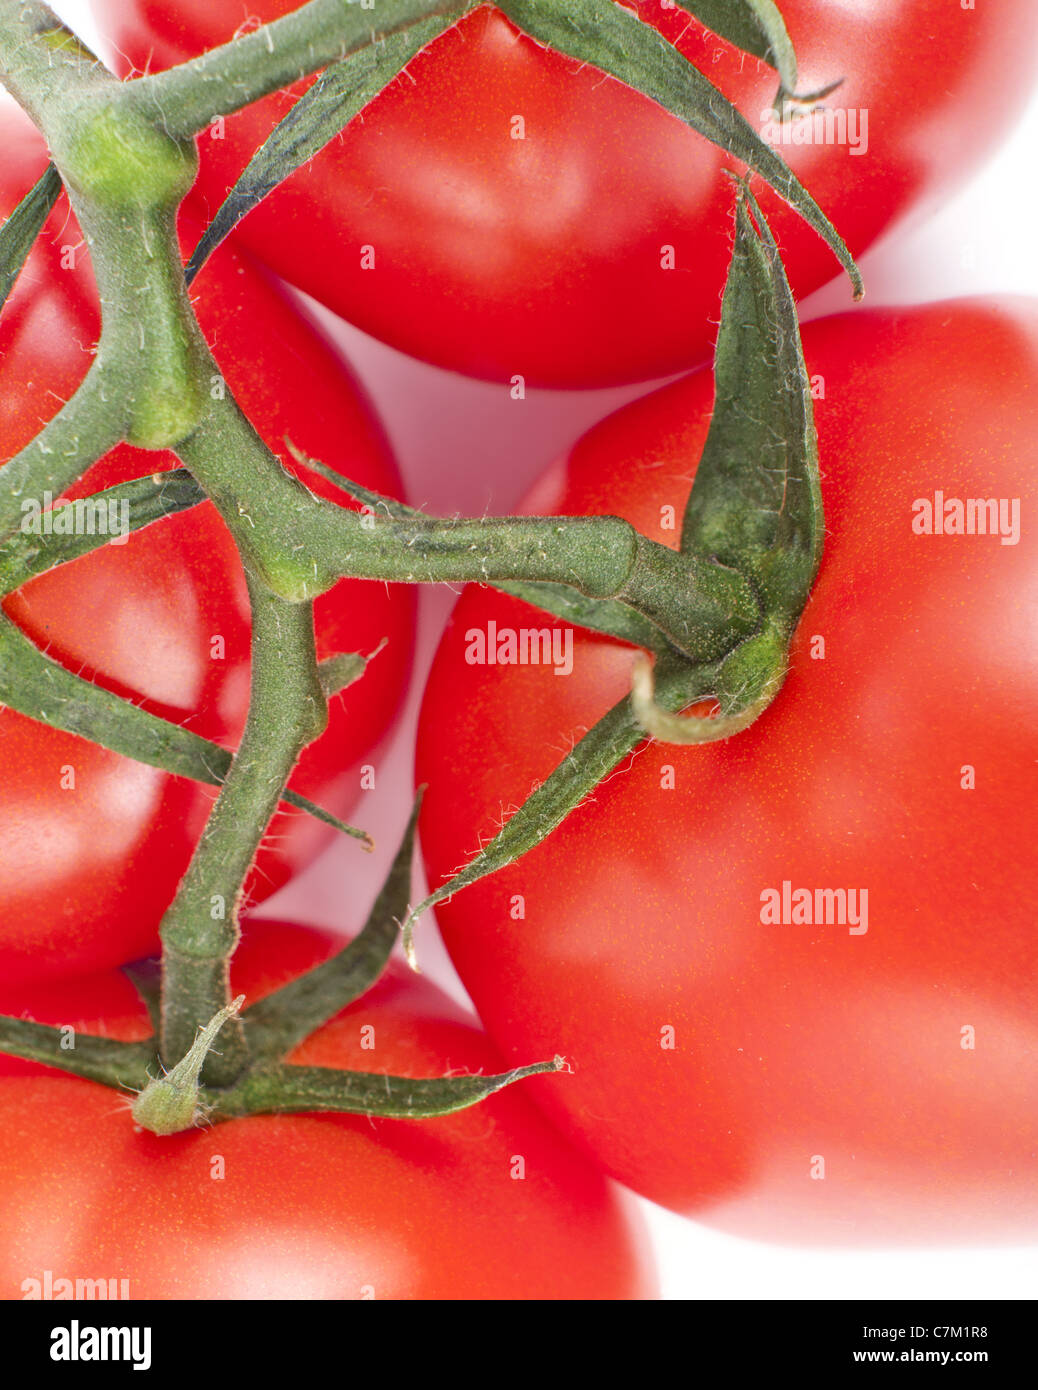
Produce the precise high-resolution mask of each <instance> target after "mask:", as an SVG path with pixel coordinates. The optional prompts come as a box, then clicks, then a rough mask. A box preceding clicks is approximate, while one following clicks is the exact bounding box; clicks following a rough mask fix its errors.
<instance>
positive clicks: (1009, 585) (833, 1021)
mask: <svg viewBox="0 0 1038 1390" xmlns="http://www.w3.org/2000/svg"><path fill="white" fill-rule="evenodd" d="M804 345H805V351H806V357H807V363H808V369H809V371H810V372H811V373H813V374H815V376H816V382H815V387H816V392H819V391H821V390H823V389H824V399H818V400H817V401H816V403H815V408H816V412H817V422H818V432H819V440H820V449H821V459H822V468H823V471H824V474H825V476H824V479H823V490H824V496H825V505H826V518H827V526H826V531H827V535H826V551H825V556H824V559H823V561H822V568H821V571H820V577H819V579H818V583H817V586H816V588H815V590H814V592H813V594H812V597H811V599H810V601H809V603H808V606H807V608H806V610H805V612H804V615H803V618H802V620H801V623H800V626H799V628H798V632H797V635H796V639H795V642H794V647H793V651H792V657H791V670H790V673H789V676H788V679H787V680H786V683H785V686H784V688H783V689H782V691H781V692H780V694H779V696H778V698H777V699H776V700H775V702H774V704H773V705H772V706H771V708H770V709H769V710H768V711H767V712H766V713H765V714H764V716H763V717H762V718H761V719H760V720H759V721H758V722H757V723H756V724H754V725H753V726H752V727H751V728H750V729H749V730H748V731H747V732H745V733H742V734H739V735H738V736H737V737H735V738H733V739H731V740H730V741H727V742H722V743H716V744H709V745H706V746H701V747H687V746H686V747H676V746H668V745H660V744H654V743H649V744H643V745H642V746H641V749H640V751H639V753H638V755H637V756H635V757H634V758H632V759H628V760H625V762H624V763H623V765H622V766H621V767H620V768H619V769H618V770H617V772H616V773H615V774H614V775H613V776H612V777H611V778H609V779H607V780H606V781H605V782H604V783H603V784H602V785H601V786H600V787H599V788H598V789H597V791H596V792H595V794H594V796H592V797H589V798H588V800H587V801H586V802H585V803H584V804H583V805H582V806H581V807H580V808H579V809H578V810H577V811H576V812H575V813H574V814H573V815H571V816H570V817H569V819H568V820H566V821H565V822H564V824H563V825H562V826H561V828H560V829H558V830H556V831H555V832H554V834H552V835H551V836H550V837H549V838H548V840H546V841H545V842H544V843H543V844H542V845H541V846H540V847H538V848H537V849H536V850H534V851H533V852H532V853H530V854H529V855H527V856H526V857H525V858H523V859H521V860H520V861H519V862H517V863H515V864H514V865H512V866H511V867H510V868H508V869H507V870H505V871H504V872H502V873H499V874H497V875H495V876H493V877H491V878H488V879H485V880H483V881H482V882H480V883H477V884H476V885H475V886H474V887H471V888H467V889H465V890H464V891H462V892H459V893H458V894H457V895H456V896H455V897H454V898H453V899H452V900H451V901H450V902H449V903H448V904H446V905H445V906H443V907H441V908H440V909H439V920H440V924H441V927H442V929H443V932H444V936H445V939H446V942H447V945H448V947H449V949H450V952H451V955H452V958H453V960H454V963H455V965H456V966H457V968H458V971H459V973H460V974H461V977H462V979H463V981H464V982H465V984H466V986H467V988H468V990H469V991H470V993H471V995H472V998H473V1000H474V1002H475V1004H476V1007H477V1009H478V1010H479V1012H480V1015H481V1017H482V1018H483V1021H484V1022H485V1024H486V1025H487V1028H488V1030H489V1032H490V1034H491V1036H492V1037H494V1039H495V1041H496V1042H497V1043H498V1044H499V1045H500V1046H501V1047H502V1049H503V1051H504V1053H505V1055H506V1056H507V1057H509V1058H510V1059H512V1060H515V1059H517V1058H519V1057H524V1058H525V1057H528V1056H539V1055H540V1054H541V1053H543V1052H545V1051H547V1052H551V1051H552V1050H553V1049H557V1050H558V1051H560V1052H562V1053H564V1054H565V1055H566V1056H567V1057H568V1058H570V1059H571V1060H572V1062H573V1065H574V1067H575V1069H576V1074H575V1076H574V1078H573V1084H572V1085H571V1086H567V1087H558V1088H555V1087H548V1086H545V1085H543V1084H542V1082H541V1080H540V1078H536V1079H535V1080H534V1082H533V1085H532V1087H531V1091H532V1092H533V1093H534V1094H535V1095H536V1096H537V1097H538V1099H539V1100H540V1101H541V1102H542V1103H543V1105H544V1107H545V1109H546V1110H547V1111H548V1112H549V1114H550V1115H551V1117H552V1118H553V1120H555V1121H556V1122H557V1123H558V1125H559V1126H560V1128H561V1129H562V1130H563V1132H564V1133H566V1134H567V1135H569V1136H570V1137H571V1138H573V1139H575V1140H576V1141H578V1142H579V1143H581V1144H582V1145H583V1146H584V1147H585V1148H586V1149H587V1150H588V1151H589V1152H590V1153H592V1154H594V1155H596V1156H597V1157H598V1158H599V1159H600V1160H601V1162H602V1163H603V1165H604V1166H605V1168H606V1169H607V1171H609V1172H610V1173H612V1174H613V1175H614V1176H616V1177H618V1178H621V1179H622V1180H623V1181H624V1182H626V1183H629V1184H630V1185H631V1186H632V1187H634V1188H635V1189H636V1190H637V1191H639V1192H642V1193H644V1194H645V1195H646V1196H648V1197H651V1198H652V1199H653V1200H655V1201H657V1202H661V1203H663V1204H665V1205H667V1206H670V1207H673V1208H675V1209H676V1210H678V1211H681V1212H684V1213H687V1214H690V1215H695V1216H696V1217H699V1218H702V1219H704V1220H706V1221H709V1222H711V1223H713V1224H716V1225H718V1226H720V1227H723V1228H724V1229H727V1230H731V1231H735V1232H739V1233H742V1234H745V1235H750V1236H755V1237H759V1238H769V1239H770V1238H774V1239H780V1240H787V1241H808V1242H825V1241H830V1240H832V1241H843V1242H852V1243H856V1244H866V1243H870V1242H874V1241H875V1242H909V1241H915V1240H948V1241H951V1240H964V1239H968V1240H988V1239H991V1240H994V1239H1008V1240H1027V1239H1033V1237H1034V1232H1035V1229H1036V1224H1038V1109H1036V1106H1035V1097H1036V1096H1038V1020H1036V1015H1035V999H1036V997H1038V952H1036V950H1035V938H1034V923H1035V918H1036V912H1038V898H1036V893H1035V887H1034V877H1033V872H1032V868H1033V857H1034V855H1033V850H1034V843H1033V841H1034V830H1033V810H1034V802H1035V790H1036V787H1035V768H1036V760H1038V737H1036V734H1035V725H1034V718H1033V714H1034V708H1035V700H1036V696H1038V647H1036V644H1035V641H1034V615H1035V612H1036V610H1038V551H1036V549H1035V547H1034V545H1033V543H1032V542H1031V538H1030V537H1028V536H1027V535H1026V531H1027V528H1028V526H1029V525H1030V524H1031V523H1030V522H1029V520H1028V518H1029V517H1032V516H1033V515H1034V511H1033V508H1034V506H1035V503H1036V501H1038V499H1036V497H1035V477H1036V475H1038V307H1036V306H1035V305H1034V304H1033V303H1029V302H1027V301H1023V300H1015V301H1014V300H1008V301H1005V302H997V301H995V302H984V301H968V300H967V301H961V302H958V303H945V304H935V305H931V306H927V307H924V308H916V309H905V310H882V311H874V312H865V313H859V314H854V315H847V316H841V317H837V318H833V319H829V320H825V321H822V322H819V323H816V324H812V325H810V326H809V327H808V328H807V329H806V330H805V333H804ZM711 404H712V382H711V377H710V374H709V373H708V372H701V373H697V374H694V375H692V376H689V377H686V378H684V379H682V380H680V381H678V382H676V383H674V384H673V385H671V386H669V387H667V388H666V389H664V390H662V391H658V392H656V393H654V394H651V395H649V396H646V397H645V398H643V399H642V400H640V401H637V402H635V403H634V404H633V405H630V406H628V407H626V408H625V409H623V410H621V411H619V412H618V413H617V414H615V415H613V416H611V417H610V418H608V419H607V420H605V421H604V422H603V423H601V424H600V425H598V426H597V427H596V428H595V429H593V430H592V431H591V432H590V433H589V434H587V435H586V436H585V437H584V438H583V440H582V441H581V442H579V443H578V444H577V445H576V447H575V448H574V450H573V451H572V453H571V455H570V456H569V458H568V459H567V460H566V462H565V464H564V465H563V466H561V467H560V468H557V469H556V470H555V471H554V472H552V473H551V474H550V475H549V476H548V477H547V479H546V481H545V482H544V484H543V485H542V486H541V487H540V488H539V490H538V491H537V492H536V495H535V498H534V499H533V504H532V510H535V511H542V510H543V511H560V512H572V513H604V512H615V513H618V514H619V515H621V516H624V517H626V518H627V519H628V520H629V521H630V522H632V523H633V524H634V525H635V526H637V527H638V528H639V529H640V530H641V531H643V532H644V533H645V534H647V535H649V536H652V537H654V538H656V539H659V540H662V541H664V542H666V543H668V544H671V545H674V544H676V532H675V531H674V530H666V529H661V524H663V523H665V520H666V517H667V511H666V509H667V508H669V507H673V508H675V509H676V514H677V516H678V517H679V518H680V516H681V514H682V510H683V507H684V504H685V499H686V497H687V494H688V491H689V485H690V481H691V477H692V475H693V473H694V468H695V462H694V461H695V460H696V459H697V458H698V457H699V455H700V452H701V450H702V447H703V442H704V440H705V437H706V430H707V425H708V420H709V413H710V409H711ZM937 492H941V493H943V495H944V503H942V504H940V505H938V504H937V503H936V502H935V494H936V493H937ZM987 498H994V499H996V500H998V499H1001V500H1002V501H1003V502H1004V503H1005V504H1006V510H1005V518H1004V519H1005V522H1006V526H1005V528H1004V533H1005V537H1006V539H1005V540H1003V539H1002V537H1001V536H1000V535H981V534H972V535H970V534H966V535H952V534H943V535H938V534H931V535H926V534H916V533H915V531H914V530H913V525H914V523H915V524H918V525H921V524H922V521H921V518H922V517H923V514H924V510H925V509H924V507H923V503H924V502H925V501H926V500H927V499H929V502H930V504H931V506H932V507H933V506H937V510H938V513H939V514H940V515H942V516H943V515H944V506H945V505H946V504H947V505H949V506H950V504H951V502H952V501H955V500H957V501H958V502H959V503H962V504H964V503H966V502H968V501H970V500H976V499H987ZM1014 499H1016V505H1017V506H1018V507H1019V508H1020V509H1021V510H1022V517H1023V520H1022V525H1023V528H1024V531H1025V537H1024V541H1023V542H1019V531H1017V532H1016V534H1015V535H1014V531H1013V520H1014V509H1013V504H1014ZM954 512H955V508H954V507H952V508H951V511H950V512H949V518H950V519H951V517H952V516H953V514H954ZM1016 521H1017V523H1018V524H1019V521H1020V513H1019V512H1017V513H1016ZM1000 525H1001V522H1000ZM1018 542H1019V543H1018ZM491 619H493V620H494V621H496V622H497V623H498V625H499V630H500V627H511V628H519V627H524V626H526V627H529V626H531V625H532V626H535V627H543V626H545V625H547V623H548V620H547V619H546V618H545V617H544V616H543V615H541V614H538V613H536V612H535V611H534V610H533V609H530V608H528V607H525V606H524V605H523V604H521V603H519V602H517V601H514V600H509V599H507V598H505V597H501V596H497V595H495V594H493V593H492V592H490V591H487V590H480V589H477V588H472V587H470V588H469V589H468V590H467V591H466V592H465V594H464V595H463V597H462V599H461V600H460V602H459V604H458V607H457V609H456V611H455V614H454V617H453V620H452V622H451V624H450V626H449V628H448V630H447V633H446V635H445V637H444V639H443V643H442V645H441V647H440V649H439V653H438V655H437V658H436V661H435V664H434V666H433V669H432V674H431V676H430V679H429V685H428V689H427V691H426V695H425V703H424V709H423V715H422V723H421V726H420V730H419V758H418V777H419V780H420V781H422V782H427V783H428V784H429V790H428V792H427V794H426V798H425V803H424V813H423V820H422V836H423V843H424V848H425V853H426V858H427V864H428V869H429V877H430V881H431V882H432V883H434V884H436V883H439V882H441V881H442V880H443V879H444V878H445V877H446V876H447V875H448V874H449V873H450V872H451V871H453V870H455V869H456V868H457V866H458V865H460V864H462V863H463V862H464V861H465V860H466V858H467V857H468V856H470V855H471V854H472V852H473V851H475V850H476V848H477V847H478V846H479V844H480V843H481V842H482V841H484V840H485V839H486V838H488V837H489V836H490V835H491V834H492V833H493V832H494V830H496V828H497V827H498V826H499V825H500V823H501V819H502V817H503V816H506V815H507V814H508V813H509V810H510V808H513V807H515V806H517V805H518V804H519V803H520V802H521V801H522V800H523V799H524V798H525V797H526V795H527V794H528V793H529V792H530V790H531V789H532V787H533V786H534V785H535V784H536V783H538V782H540V781H541V780H543V779H544V778H545V777H546V776H547V775H548V774H549V773H550V771H551V770H552V768H553V767H554V766H555V765H556V763H557V762H558V760H559V757H560V754H561V753H562V752H564V751H565V750H566V749H568V748H569V747H571V746H572V744H573V742H574V741H575V740H576V739H577V738H578V737H579V736H580V735H581V733H582V732H583V731H584V730H585V729H586V728H588V727H589V726H590V725H591V724H592V723H594V722H595V721H596V720H597V719H599V718H600V717H601V716H602V715H603V714H604V713H605V711H606V710H607V709H609V708H610V706H612V705H613V704H614V702H616V701H617V700H620V699H622V698H623V696H624V693H625V692H626V691H627V690H628V689H629V687H630V678H631V664H632V651H631V649H630V648H629V647H626V646H624V645H621V644H619V643H616V642H613V641H611V640H610V639H608V638H605V637H600V636H597V635H594V634H592V633H590V632H585V631H581V630H579V629H578V630H577V631H576V634H575V644H574V652H573V670H572V674H570V675H568V676H561V675H556V674H555V673H554V671H553V669H552V668H550V667H548V666H545V665H539V666H538V665H526V666H521V665H496V666H485V667H480V666H476V665H468V664H466V660H465V648H466V645H467V636H466V634H469V633H470V632H472V631H473V630H483V631H485V630H486V627H487V624H488V622H489V621H490V620H491ZM556 625H557V624H556ZM474 649H475V648H474V644H473V650H474ZM784 885H788V888H785V887H784ZM802 889H808V890H810V897H809V899H805V898H803V897H799V898H798V899H797V905H796V907H795V908H794V906H793V894H794V892H796V891H797V890H802ZM816 890H843V891H844V893H845V896H844V898H843V900H842V901H843V907H844V919H845V920H844V921H843V924H842V925H841V924H840V908H841V900H840V898H839V897H837V896H833V897H832V898H829V899H827V898H825V897H824V896H823V897H821V898H818V897H817V896H816ZM847 890H853V892H854V896H853V897H851V896H850V895H849V894H848V892H847ZM866 892H867V894H868V897H867V898H866V899H863V898H862V897H861V894H862V893H866ZM786 893H788V895H789V898H788V908H787V906H786V904H785V903H784V902H783V898H784V894H786ZM773 895H777V898H776V897H774V896H773ZM776 902H777V905H778V914H777V915H778V916H779V917H780V918H781V919H782V920H781V921H779V922H775V921H772V920H771V915H772V914H771V905H772V904H773V903H776ZM809 909H810V910H809ZM863 909H864V914H863ZM812 919H813V921H814V924H812ZM783 922H784V923H785V924H783ZM863 924H864V926H865V927H866V928H867V930H865V931H862V930H861V926H862V925H863ZM852 927H853V928H854V930H852ZM420 931H421V927H419V932H420ZM419 946H420V938H419Z"/></svg>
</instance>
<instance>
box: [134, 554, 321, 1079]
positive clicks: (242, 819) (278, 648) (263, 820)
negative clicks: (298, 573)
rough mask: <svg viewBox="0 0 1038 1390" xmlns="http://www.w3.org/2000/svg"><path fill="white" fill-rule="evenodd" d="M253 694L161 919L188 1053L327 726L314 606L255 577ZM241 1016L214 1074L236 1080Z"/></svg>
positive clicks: (217, 1006) (219, 993)
mask: <svg viewBox="0 0 1038 1390" xmlns="http://www.w3.org/2000/svg"><path fill="white" fill-rule="evenodd" d="M249 599H250V602H251V605H252V692H251V698H250V702H249V715H248V720H247V722H246V725H245V733H244V734H243V736H242V741H241V746H240V748H239V749H238V752H237V754H236V755H235V758H234V761H233V763H232V764H231V769H230V771H229V773H228V774H227V780H226V782H225V783H224V785H223V788H222V790H221V792H220V795H219V796H218V797H217V799H216V804H215V805H214V807H213V810H212V813H211V814H210V816H209V819H208V821H207V822H206V827H205V830H204V831H203V832H202V837H201V839H200V840H199V842H198V846H197V848H196V850H195V853H194V856H193V858H192V860H191V863H190V865H189V866H188V869H187V872H186V873H185V875H184V877H183V879H182V880H181V882H180V886H179V888H178V889H177V894H176V897H175V898H174V899H173V902H172V904H171V905H170V907H169V910H168V911H167V913H166V915H165V917H164V918H163V921H162V926H161V929H160V935H161V938H162V951H163V956H162V959H163V982H162V1047H161V1052H162V1056H163V1057H164V1058H171V1059H172V1058H180V1057H183V1056H184V1055H185V1053H186V1052H187V1051H188V1049H189V1048H190V1047H191V1045H192V1043H193V1041H194V1037H195V1032H196V1030H197V1028H198V1027H199V1026H200V1025H201V1024H204V1023H206V1022H208V1020H209V1019H210V1018H212V1017H213V1016H214V1015H215V1014H217V1013H218V1012H219V1011H220V1010H221V1009H223V1008H226V1006H227V1004H228V1002H229V995H230V990H229V984H228V961H229V960H230V957H231V954H232V953H233V951H234V948H235V946H236V945H237V943H238V934H239V933H238V908H239V902H240V896H241V891H242V884H243V883H244V881H245V876H246V874H247V873H248V871H249V869H250V867H251V865H252V861H253V858H254V857H255V854H256V850H257V849H258V847H259V842H260V840H261V839H262V836H263V833H264V831H265V830H266V828H267V825H268V824H269V822H270V819H271V817H272V816H273V814H274V812H275V811H276V809H277V805H278V801H279V800H280V799H281V795H282V789H283V788H284V785H285V783H286V782H287V780H288V777H289V774H290V773H291V771H292V768H293V767H294V766H295V763H296V761H297V759H298V757H299V754H300V753H301V752H302V750H303V748H305V747H306V745H307V744H308V743H309V742H310V741H311V740H312V739H314V738H316V737H317V736H318V735H319V734H320V733H321V732H322V730H323V729H324V728H325V725H326V723H327V718H328V705H327V701H326V700H325V696H324V691H323V690H322V688H321V682H320V678H319V675H318V669H317V658H316V651H315V646H314V625H313V609H312V606H311V605H310V604H288V603H285V602H284V601H283V600H281V599H279V598H277V597H276V596H275V595H273V594H271V593H269V592H267V591H266V590H265V589H264V588H262V586H261V585H259V584H257V583H256V581H255V580H254V579H251V578H250V579H249ZM245 1060H246V1046H245V1035H244V1031H243V1029H242V1026H241V1022H240V1020H238V1019H231V1020H230V1021H229V1022H228V1023H227V1025H226V1027H225V1028H224V1031H223V1036H222V1038H221V1052H220V1054H219V1055H216V1054H211V1055H210V1057H209V1059H208V1063H207V1067H206V1080H207V1081H208V1082H209V1083H210V1084H213V1085H221V1084H227V1083H229V1082H230V1081H232V1080H233V1079H234V1078H235V1077H237V1076H238V1075H239V1074H240V1073H241V1071H242V1070H243V1068H244V1066H245Z"/></svg>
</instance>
